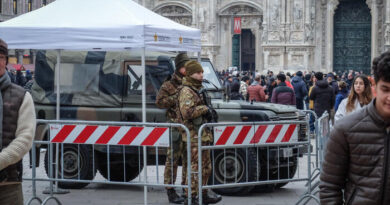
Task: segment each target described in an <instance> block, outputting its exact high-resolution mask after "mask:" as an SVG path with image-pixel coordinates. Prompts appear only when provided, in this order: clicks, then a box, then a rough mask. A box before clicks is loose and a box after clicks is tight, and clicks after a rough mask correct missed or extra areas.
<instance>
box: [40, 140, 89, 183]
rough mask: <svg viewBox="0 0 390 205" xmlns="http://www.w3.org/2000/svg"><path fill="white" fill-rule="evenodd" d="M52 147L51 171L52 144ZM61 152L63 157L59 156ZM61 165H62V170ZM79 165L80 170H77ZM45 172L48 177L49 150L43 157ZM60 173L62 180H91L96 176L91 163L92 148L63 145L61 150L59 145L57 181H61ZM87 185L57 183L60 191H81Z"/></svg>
mask: <svg viewBox="0 0 390 205" xmlns="http://www.w3.org/2000/svg"><path fill="white" fill-rule="evenodd" d="M52 147H53V151H52V152H53V158H52V160H53V161H52V163H51V165H52V167H53V170H55V156H56V145H55V144H53V146H52ZM62 152H63V156H62V155H61V153H62ZM78 155H79V156H80V157H78ZM62 158H63V160H64V162H63V163H62V161H61V160H62ZM62 165H64V167H63V168H62ZM79 165H80V168H78V167H79ZM45 171H46V174H47V175H48V176H49V149H48V150H47V152H46V155H45ZM62 172H63V173H64V176H63V178H64V179H78V178H79V177H80V179H82V180H92V179H93V178H94V177H95V174H96V169H93V163H92V146H91V145H71V144H64V145H63V149H62V145H61V144H60V145H59V156H58V172H57V175H58V178H59V179H62ZM53 174H54V173H53ZM54 176H55V175H54ZM87 185H88V183H75V182H58V187H60V188H62V189H81V188H84V187H85V186H87Z"/></svg>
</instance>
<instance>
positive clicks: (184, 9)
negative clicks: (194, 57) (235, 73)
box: [0, 0, 390, 73]
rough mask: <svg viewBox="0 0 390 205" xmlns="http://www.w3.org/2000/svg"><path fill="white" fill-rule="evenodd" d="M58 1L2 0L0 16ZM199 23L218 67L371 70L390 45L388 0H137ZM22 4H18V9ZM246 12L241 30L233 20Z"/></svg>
mask: <svg viewBox="0 0 390 205" xmlns="http://www.w3.org/2000/svg"><path fill="white" fill-rule="evenodd" d="M52 1H54V0H46V1H45V0H0V5H1V8H0V21H4V20H7V19H10V18H12V17H14V16H17V15H20V14H22V13H25V12H28V11H31V10H35V9H37V8H39V7H41V6H44V5H46V4H48V3H50V2H52ZM134 1H136V2H138V3H139V4H141V5H143V6H145V7H147V8H149V9H150V10H152V11H154V12H156V13H158V14H160V15H162V16H165V17H167V18H170V19H172V20H174V21H176V22H179V23H181V24H184V25H187V26H191V27H195V28H199V29H200V30H201V35H202V36H201V41H202V56H207V57H209V58H210V59H211V60H212V62H213V64H214V66H215V67H216V68H217V69H218V70H222V69H227V68H228V67H231V66H237V67H239V68H240V69H242V70H256V71H259V72H261V71H264V70H273V71H280V70H297V69H300V70H303V69H304V70H310V71H311V70H314V71H323V72H330V71H336V72H342V71H346V70H356V71H364V72H365V73H369V72H370V65H371V61H372V59H373V58H374V57H375V56H378V55H379V54H380V53H382V52H383V51H385V50H389V49H390V0H134ZM15 7H16V8H15ZM235 17H240V18H241V29H242V30H241V34H234V33H233V32H232V31H233V19H234V18H235Z"/></svg>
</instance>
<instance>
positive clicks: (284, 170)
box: [273, 157, 298, 189]
mask: <svg viewBox="0 0 390 205" xmlns="http://www.w3.org/2000/svg"><path fill="white" fill-rule="evenodd" d="M290 162H292V163H293V165H291V166H289V167H281V168H280V169H279V172H280V174H279V177H280V179H292V178H293V177H294V175H295V173H296V172H297V168H298V164H297V158H296V157H294V158H292V159H290ZM289 172H290V173H289ZM273 178H274V179H277V178H278V175H277V173H276V175H275V176H274V177H273ZM287 184H288V182H284V183H277V184H275V188H277V189H280V188H282V187H284V186H286V185H287Z"/></svg>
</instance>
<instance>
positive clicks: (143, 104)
mask: <svg viewBox="0 0 390 205" xmlns="http://www.w3.org/2000/svg"><path fill="white" fill-rule="evenodd" d="M141 60H142V62H141V66H142V122H143V123H145V122H146V67H145V47H143V48H142V59H141ZM146 148H147V147H146V146H143V155H144V180H145V183H147V179H148V171H147V170H148V167H147V164H146V163H147V161H146V159H147V153H146ZM144 204H145V205H147V204H148V187H147V186H144Z"/></svg>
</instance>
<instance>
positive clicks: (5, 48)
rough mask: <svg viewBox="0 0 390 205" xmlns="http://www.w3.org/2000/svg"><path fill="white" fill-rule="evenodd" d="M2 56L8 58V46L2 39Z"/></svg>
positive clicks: (0, 51) (0, 50) (0, 44)
mask: <svg viewBox="0 0 390 205" xmlns="http://www.w3.org/2000/svg"><path fill="white" fill-rule="evenodd" d="M0 54H3V55H6V56H8V45H7V43H5V42H4V41H3V39H1V38H0Z"/></svg>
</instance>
